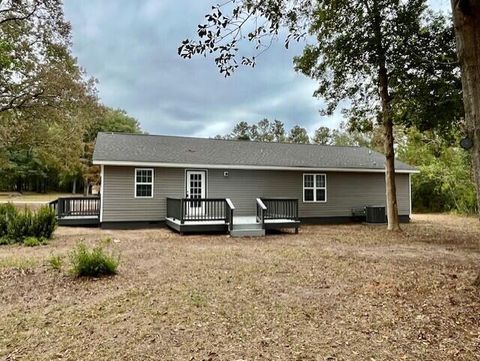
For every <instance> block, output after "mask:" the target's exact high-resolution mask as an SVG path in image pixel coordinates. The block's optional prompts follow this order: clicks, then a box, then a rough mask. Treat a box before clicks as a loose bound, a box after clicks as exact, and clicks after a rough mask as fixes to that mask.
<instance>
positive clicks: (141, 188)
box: [135, 168, 153, 198]
mask: <svg viewBox="0 0 480 361" xmlns="http://www.w3.org/2000/svg"><path fill="white" fill-rule="evenodd" d="M135 198H153V169H151V168H135Z"/></svg>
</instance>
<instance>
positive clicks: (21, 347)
mask: <svg viewBox="0 0 480 361" xmlns="http://www.w3.org/2000/svg"><path fill="white" fill-rule="evenodd" d="M403 229H404V232H403V233H402V234H390V233H388V232H386V231H385V229H384V228H383V227H369V226H365V225H349V226H333V225H332V226H302V227H301V229H300V234H298V235H294V234H288V235H271V236H268V237H266V238H251V239H234V238H229V237H227V236H224V235H214V236H201V235H195V236H184V237H180V236H178V235H176V234H174V233H172V232H170V231H169V230H166V229H160V230H142V231H138V230H136V231H133V230H132V231H105V230H98V229H88V228H83V229H82V228H60V229H59V230H57V232H56V236H55V239H54V240H53V241H51V242H50V244H49V245H48V246H42V247H36V248H27V247H18V246H2V247H0V359H6V360H56V359H65V360H142V361H143V360H210V361H217V360H322V361H324V360H330V361H332V360H369V361H373V360H376V361H379V360H479V359H480V291H479V290H478V289H475V288H473V287H472V286H471V284H472V281H473V279H474V278H475V276H476V272H477V271H479V270H480V223H479V221H478V219H474V218H464V217H456V216H448V215H416V216H414V221H413V223H411V224H409V225H405V226H404V227H403ZM105 237H111V238H112V239H113V240H115V241H114V242H112V244H111V245H110V246H109V248H111V249H113V250H115V251H117V252H120V253H121V265H120V268H119V274H118V275H117V276H114V277H109V278H102V279H95V280H91V279H90V280H89V279H87V280H85V279H84V280H75V279H73V278H72V277H70V276H69V275H68V273H67V268H68V267H67V266H65V267H64V269H63V270H62V271H61V272H56V271H53V270H50V269H48V267H47V266H46V260H47V259H48V258H49V257H50V256H51V255H52V254H54V255H65V256H66V255H68V253H69V252H70V250H71V249H72V247H73V246H74V245H75V243H76V241H77V240H78V239H80V238H83V239H85V242H87V243H90V244H95V243H96V242H97V240H99V239H102V238H105ZM65 260H67V257H65Z"/></svg>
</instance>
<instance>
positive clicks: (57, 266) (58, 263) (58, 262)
mask: <svg viewBox="0 0 480 361" xmlns="http://www.w3.org/2000/svg"><path fill="white" fill-rule="evenodd" d="M47 262H48V265H49V266H50V268H51V269H53V270H55V271H60V270H61V269H62V265H63V259H62V256H58V255H57V256H56V255H51V256H50V257H49V258H48V260H47Z"/></svg>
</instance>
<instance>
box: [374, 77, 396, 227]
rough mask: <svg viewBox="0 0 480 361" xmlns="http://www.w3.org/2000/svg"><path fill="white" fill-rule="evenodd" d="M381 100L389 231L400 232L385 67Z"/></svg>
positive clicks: (391, 122) (381, 78)
mask: <svg viewBox="0 0 480 361" xmlns="http://www.w3.org/2000/svg"><path fill="white" fill-rule="evenodd" d="M378 78H379V86H380V98H381V100H382V120H383V127H384V137H385V139H384V144H383V145H384V150H385V157H386V162H385V188H386V199H387V221H388V226H387V228H388V230H389V231H399V230H400V222H399V217H398V205H397V188H396V185H395V150H394V148H393V143H394V138H393V119H392V110H391V105H390V95H389V93H388V75H387V70H386V68H385V67H380V70H379V77H378Z"/></svg>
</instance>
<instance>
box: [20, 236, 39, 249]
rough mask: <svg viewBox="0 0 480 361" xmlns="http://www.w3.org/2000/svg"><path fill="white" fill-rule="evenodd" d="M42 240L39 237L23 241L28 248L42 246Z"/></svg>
mask: <svg viewBox="0 0 480 361" xmlns="http://www.w3.org/2000/svg"><path fill="white" fill-rule="evenodd" d="M40 244H41V243H40V240H39V239H38V238H37V237H27V238H25V239H24V240H23V245H24V246H27V247H36V246H40Z"/></svg>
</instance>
